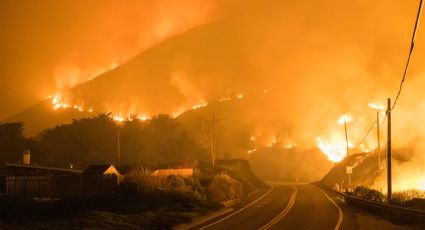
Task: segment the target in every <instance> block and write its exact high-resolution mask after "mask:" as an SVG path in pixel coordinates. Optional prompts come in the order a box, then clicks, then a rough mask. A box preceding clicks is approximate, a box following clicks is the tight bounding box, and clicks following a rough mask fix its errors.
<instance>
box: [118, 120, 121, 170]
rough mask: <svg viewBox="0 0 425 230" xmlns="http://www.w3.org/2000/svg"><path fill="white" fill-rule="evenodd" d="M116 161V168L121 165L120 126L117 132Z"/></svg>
mask: <svg viewBox="0 0 425 230" xmlns="http://www.w3.org/2000/svg"><path fill="white" fill-rule="evenodd" d="M117 155H118V156H117V157H118V158H117V160H118V166H120V165H121V143H120V126H118V131H117Z"/></svg>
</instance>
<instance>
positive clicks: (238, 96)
mask: <svg viewBox="0 0 425 230" xmlns="http://www.w3.org/2000/svg"><path fill="white" fill-rule="evenodd" d="M236 97H237V98H238V99H242V98H243V97H244V95H243V94H241V93H240V94H238V95H236Z"/></svg>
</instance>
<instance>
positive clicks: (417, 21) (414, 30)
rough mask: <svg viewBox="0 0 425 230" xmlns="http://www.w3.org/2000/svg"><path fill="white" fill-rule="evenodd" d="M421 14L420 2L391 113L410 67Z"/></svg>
mask: <svg viewBox="0 0 425 230" xmlns="http://www.w3.org/2000/svg"><path fill="white" fill-rule="evenodd" d="M421 12H422V0H421V1H420V3H419V9H418V15H417V16H416V22H415V27H414V28H413V34H412V41H411V43H410V51H409V55H408V57H407V62H406V66H405V68H404V73H403V78H402V79H401V82H400V87H399V89H398V92H397V96H396V98H395V100H394V104H393V106H392V107H391V111H392V110H393V109H394V107H395V105H396V104H397V101H398V98H399V97H400V93H401V90H402V88H403V83H404V80H405V79H406V75H407V70H408V69H409V65H410V58H411V57H412V53H413V48H414V47H415V38H416V31H417V28H418V25H419V19H420V16H421Z"/></svg>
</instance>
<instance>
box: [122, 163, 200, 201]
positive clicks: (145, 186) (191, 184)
mask: <svg viewBox="0 0 425 230" xmlns="http://www.w3.org/2000/svg"><path fill="white" fill-rule="evenodd" d="M120 188H121V189H122V190H126V192H131V191H136V192H137V193H149V192H152V191H156V190H162V191H168V192H171V191H173V192H180V193H187V194H191V195H193V196H194V197H196V198H197V199H202V198H204V196H203V192H204V189H203V188H202V186H201V184H200V182H199V180H198V179H197V178H196V177H189V178H184V177H181V176H167V177H162V176H153V175H151V173H150V171H149V170H148V169H146V168H138V169H135V170H133V171H131V172H130V173H129V174H128V175H126V177H125V180H124V182H123V183H121V185H120ZM123 192H124V191H123Z"/></svg>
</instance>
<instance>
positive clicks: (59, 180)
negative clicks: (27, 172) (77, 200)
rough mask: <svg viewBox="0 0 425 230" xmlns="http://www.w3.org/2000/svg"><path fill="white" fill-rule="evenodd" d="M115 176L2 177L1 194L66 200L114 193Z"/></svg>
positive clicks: (0, 180)
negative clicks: (67, 198)
mask: <svg viewBox="0 0 425 230" xmlns="http://www.w3.org/2000/svg"><path fill="white" fill-rule="evenodd" d="M117 187H118V182H117V177H116V176H115V175H101V176H84V177H83V176H81V175H70V176H63V175H61V176H16V177H14V176H6V177H0V194H5V195H13V196H22V197H31V198H51V199H55V198H66V197H74V196H82V195H87V196H88V195H96V194H105V193H113V192H115V191H116V189H117Z"/></svg>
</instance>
